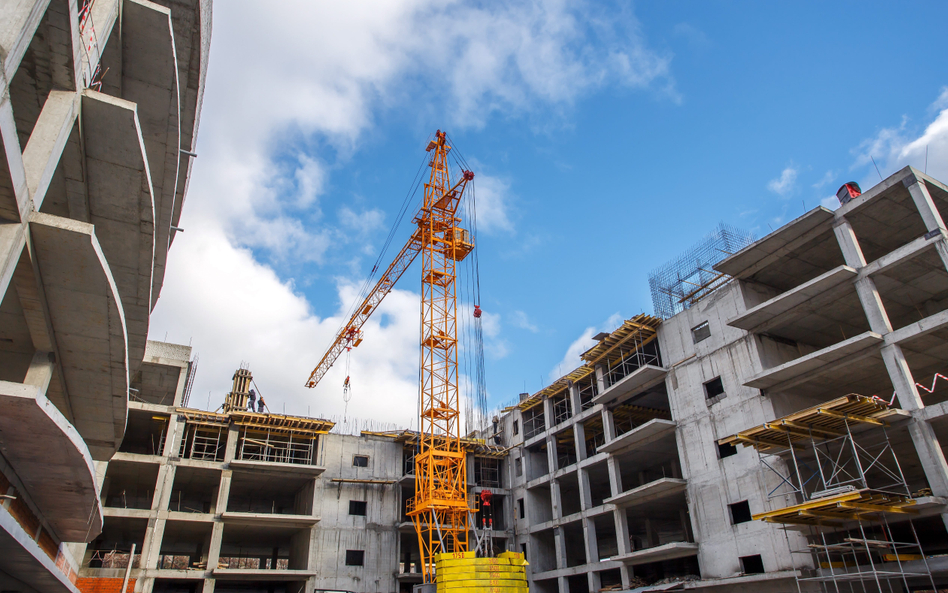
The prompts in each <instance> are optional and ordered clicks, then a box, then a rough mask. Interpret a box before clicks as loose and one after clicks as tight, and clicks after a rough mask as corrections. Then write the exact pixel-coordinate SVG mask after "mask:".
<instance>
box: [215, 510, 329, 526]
mask: <svg viewBox="0 0 948 593" xmlns="http://www.w3.org/2000/svg"><path fill="white" fill-rule="evenodd" d="M221 518H222V519H223V520H224V522H225V523H231V524H234V525H261V526H268V525H269V526H274V527H312V526H313V525H315V524H317V523H319V517H314V516H312V515H283V514H280V513H238V512H233V511H226V512H224V513H223V514H222V515H221Z"/></svg>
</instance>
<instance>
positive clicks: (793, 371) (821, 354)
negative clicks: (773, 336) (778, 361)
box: [744, 331, 882, 391]
mask: <svg viewBox="0 0 948 593" xmlns="http://www.w3.org/2000/svg"><path fill="white" fill-rule="evenodd" d="M881 343H882V336H881V335H879V334H877V333H875V332H871V331H869V332H864V333H862V334H859V335H858V336H854V337H852V338H849V339H848V340H843V341H842V342H839V343H838V344H834V345H832V346H829V347H828V348H823V349H821V350H817V351H816V352H812V353H810V354H807V355H806V356H801V357H800V358H797V359H794V360H791V361H790V362H787V363H784V364H782V365H779V366H776V367H774V368H772V369H767V370H766V371H764V372H763V373H760V374H759V375H757V376H756V377H752V378H751V379H750V380H749V381H745V382H744V385H745V386H747V387H752V388H754V389H766V390H773V391H779V390H781V389H789V388H790V387H792V386H794V385H796V384H799V383H801V382H803V381H806V380H810V379H813V378H814V377H815V374H816V373H819V374H825V373H830V372H833V371H834V370H835V369H836V368H837V367H839V366H843V365H845V364H846V363H847V362H850V361H855V360H858V357H857V355H858V354H860V353H862V352H864V351H866V350H869V349H871V348H875V347H877V346H879V345H880V344H881Z"/></svg>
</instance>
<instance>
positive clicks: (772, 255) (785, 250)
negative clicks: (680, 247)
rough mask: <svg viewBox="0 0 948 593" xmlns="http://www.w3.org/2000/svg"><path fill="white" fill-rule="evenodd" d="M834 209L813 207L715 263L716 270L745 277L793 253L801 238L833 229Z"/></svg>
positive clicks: (736, 276)
mask: <svg viewBox="0 0 948 593" xmlns="http://www.w3.org/2000/svg"><path fill="white" fill-rule="evenodd" d="M832 220H833V212H832V211H831V210H829V209H827V208H823V207H822V206H820V207H818V208H814V209H813V210H810V211H809V212H807V213H806V214H804V215H803V216H800V217H799V218H797V219H795V220H792V221H791V222H789V223H787V224H785V225H784V226H782V227H780V228H779V229H777V230H776V231H774V232H772V233H770V234H769V235H767V236H766V237H764V238H762V239H759V240H757V241H755V242H753V243H751V244H750V245H748V246H747V247H745V248H744V249H741V250H740V251H738V252H737V253H735V254H734V255H731V256H729V257H726V258H724V259H723V260H721V261H720V262H718V263H717V264H715V265H714V269H715V270H717V271H718V272H723V273H725V274H727V275H728V276H734V277H735V278H745V277H748V276H751V275H753V274H754V273H756V272H758V271H760V270H761V269H762V268H763V267H765V266H766V265H767V264H768V263H770V262H772V261H776V260H777V259H778V258H780V257H783V256H785V255H788V254H790V253H791V252H792V251H793V249H792V248H793V246H795V245H796V244H797V243H798V242H799V240H800V239H801V238H802V237H804V236H806V235H808V234H812V232H813V231H814V230H817V229H823V230H826V231H829V232H832V230H831V229H830V224H831V223H832Z"/></svg>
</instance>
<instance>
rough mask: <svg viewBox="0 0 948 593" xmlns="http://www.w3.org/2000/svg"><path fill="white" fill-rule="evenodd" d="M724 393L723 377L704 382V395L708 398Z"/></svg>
mask: <svg viewBox="0 0 948 593" xmlns="http://www.w3.org/2000/svg"><path fill="white" fill-rule="evenodd" d="M722 394H724V382H723V381H721V377H715V378H714V379H711V380H710V381H708V382H707V383H705V384H704V395H705V397H707V398H708V399H711V398H712V397H717V396H719V395H722Z"/></svg>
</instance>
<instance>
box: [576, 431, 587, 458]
mask: <svg viewBox="0 0 948 593" xmlns="http://www.w3.org/2000/svg"><path fill="white" fill-rule="evenodd" d="M573 441H574V443H575V444H576V461H577V462H580V461H583V460H584V459H586V457H587V454H586V427H585V426H583V424H582V423H581V422H577V423H576V424H573Z"/></svg>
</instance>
